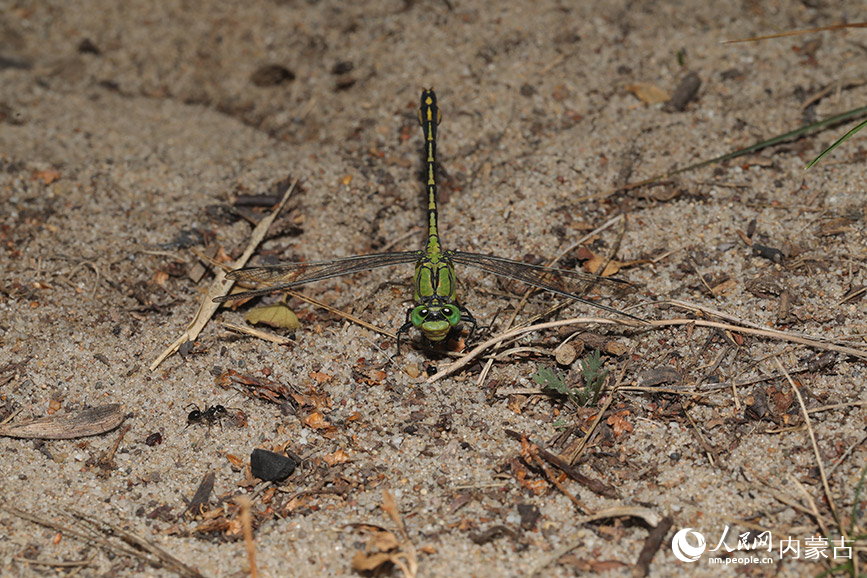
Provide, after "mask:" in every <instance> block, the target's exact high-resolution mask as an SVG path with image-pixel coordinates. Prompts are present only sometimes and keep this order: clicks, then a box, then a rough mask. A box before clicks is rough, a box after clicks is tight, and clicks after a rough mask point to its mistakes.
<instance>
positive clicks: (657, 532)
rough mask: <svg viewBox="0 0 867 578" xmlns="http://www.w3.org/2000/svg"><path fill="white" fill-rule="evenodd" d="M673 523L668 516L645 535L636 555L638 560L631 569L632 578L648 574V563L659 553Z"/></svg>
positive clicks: (640, 577)
mask: <svg viewBox="0 0 867 578" xmlns="http://www.w3.org/2000/svg"><path fill="white" fill-rule="evenodd" d="M673 523H674V521H673V520H672V519H671V518H670V517H669V516H666V517H665V518H663V519H662V521H661V522H660V523H659V525H657V526H656V527H655V528H654V529H653V530H651V531H650V534H648V535H647V538H645V540H644V546H642V548H641V552H639V554H638V560H637V561H636V562H635V566H634V567H633V568H632V576H633V578H642V577H644V576H647V575H648V574H649V573H650V563H651V562H652V561H653V556H654V554H656V553H657V552H658V551H659V548H660V546H662V544H663V542H664V541H665V536H666V535H667V534H668V531H669V530H670V529H671V526H672V524H673Z"/></svg>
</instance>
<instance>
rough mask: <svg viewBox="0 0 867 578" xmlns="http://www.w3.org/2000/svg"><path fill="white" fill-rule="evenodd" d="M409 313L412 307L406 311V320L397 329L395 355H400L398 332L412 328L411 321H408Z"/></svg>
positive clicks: (404, 331) (406, 331)
mask: <svg viewBox="0 0 867 578" xmlns="http://www.w3.org/2000/svg"><path fill="white" fill-rule="evenodd" d="M411 315H412V309H409V310H408V311H407V312H406V322H405V323H404V324H403V325H401V326H400V329H398V330H397V353H395V357H396V356H398V355H400V334H401V333H409V330H410V329H412V328H413V324H412V321H410V316H411Z"/></svg>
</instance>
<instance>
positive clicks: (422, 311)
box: [409, 305, 430, 329]
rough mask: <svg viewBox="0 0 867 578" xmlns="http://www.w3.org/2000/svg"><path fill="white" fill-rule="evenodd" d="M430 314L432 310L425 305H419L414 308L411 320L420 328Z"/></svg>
mask: <svg viewBox="0 0 867 578" xmlns="http://www.w3.org/2000/svg"><path fill="white" fill-rule="evenodd" d="M428 314H430V310H428V308H427V307H425V306H423V305H419V306H418V307H415V308H414V309H413V310H412V313H410V315H409V320H410V321H412V324H413V326H415V327H416V328H418V329H421V326H422V324H423V323H424V322H425V319H427V316H428Z"/></svg>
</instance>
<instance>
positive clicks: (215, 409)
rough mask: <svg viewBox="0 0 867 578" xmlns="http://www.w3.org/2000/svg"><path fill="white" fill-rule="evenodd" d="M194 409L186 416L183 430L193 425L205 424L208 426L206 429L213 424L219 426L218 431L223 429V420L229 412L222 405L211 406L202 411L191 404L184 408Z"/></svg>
mask: <svg viewBox="0 0 867 578" xmlns="http://www.w3.org/2000/svg"><path fill="white" fill-rule="evenodd" d="M190 406H192V407H194V408H196V409H194V410H193V411H191V412H190V413H189V414H187V426H186V427H185V428H184V429H185V430H186V429H187V428H188V427H190V426H191V425H193V424H198V423H205V424H208V429H211V426H212V425H214V424H215V423H217V424H219V426H220V429H223V418H225V417H227V416H228V415H229V411H228V410H227V409H226V408H225V407H224V406H222V405H220V404H217V405H212V406H211V407H209V408H207V409H205V410H202V408H200V407H199V406H198V405H196V404H194V403H191V404H189V405H187V406H186V407H190Z"/></svg>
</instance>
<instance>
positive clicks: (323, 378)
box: [310, 371, 333, 383]
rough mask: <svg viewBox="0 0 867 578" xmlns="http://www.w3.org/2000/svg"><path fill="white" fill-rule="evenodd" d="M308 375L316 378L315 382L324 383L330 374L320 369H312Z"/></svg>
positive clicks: (328, 379)
mask: <svg viewBox="0 0 867 578" xmlns="http://www.w3.org/2000/svg"><path fill="white" fill-rule="evenodd" d="M310 377H311V378H313V379H315V380H316V383H325V382H327V381H331V379H332V377H333V376H331V375H328V374H327V373H322V372H321V371H312V372H310Z"/></svg>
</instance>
